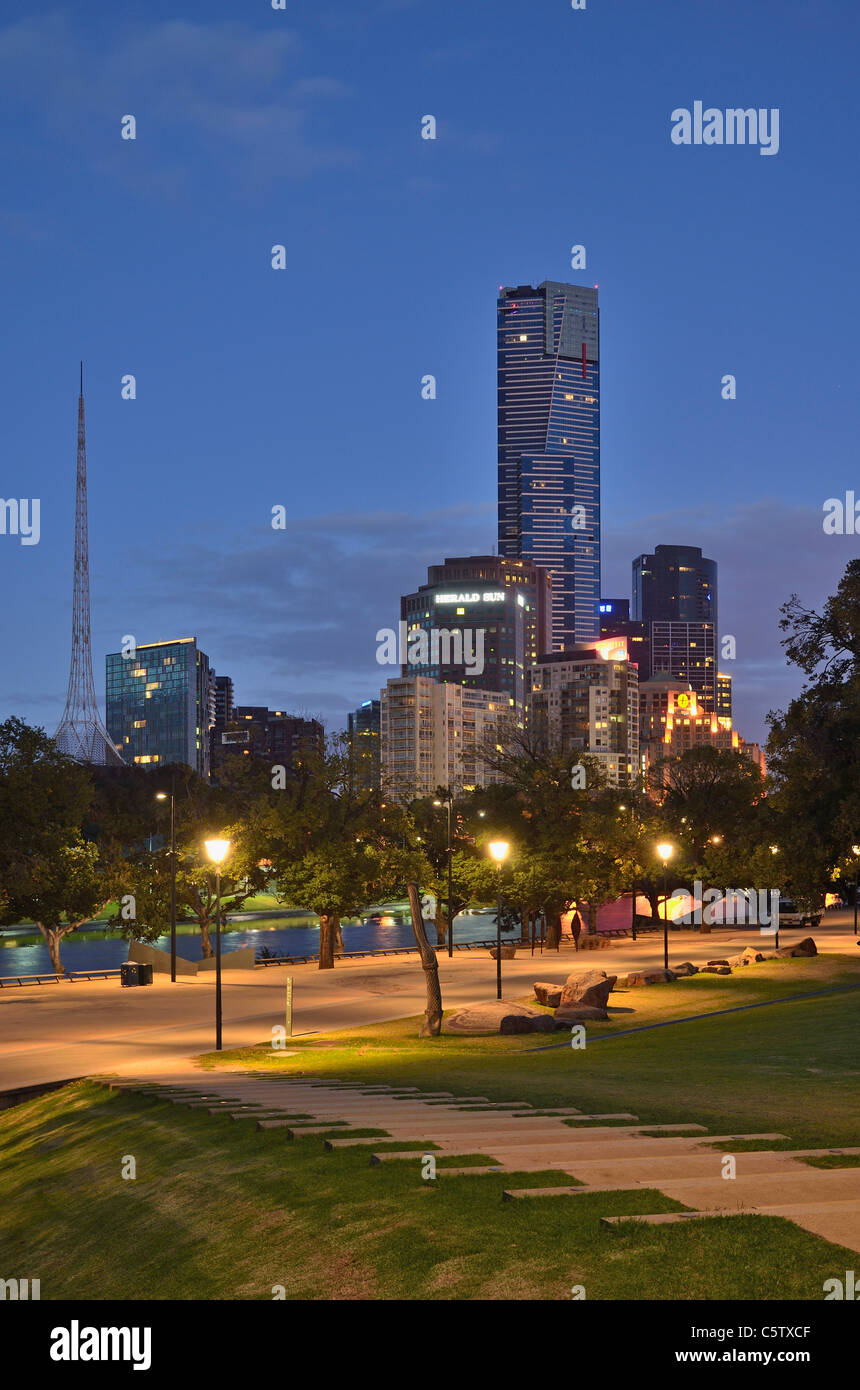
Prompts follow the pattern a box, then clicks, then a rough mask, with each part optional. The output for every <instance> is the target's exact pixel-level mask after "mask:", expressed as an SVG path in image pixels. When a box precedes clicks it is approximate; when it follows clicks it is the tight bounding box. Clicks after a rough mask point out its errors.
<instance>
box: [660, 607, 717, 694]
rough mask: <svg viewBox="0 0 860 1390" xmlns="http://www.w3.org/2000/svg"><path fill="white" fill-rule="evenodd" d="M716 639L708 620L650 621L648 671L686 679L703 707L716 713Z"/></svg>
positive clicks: (714, 631) (682, 679)
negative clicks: (696, 621) (690, 621)
mask: <svg viewBox="0 0 860 1390" xmlns="http://www.w3.org/2000/svg"><path fill="white" fill-rule="evenodd" d="M716 641H717V636H716V629H715V627H714V625H713V623H710V622H701V623H680V622H652V623H651V637H650V644H649V645H650V672H651V675H652V676H665V677H668V678H670V679H671V680H680V681H684V682H685V683H686V682H689V684H690V685H691V686H692V687H693V689H694V690H695V692H696V694H697V696H698V697H699V702H700V704H701V705H702V707H703V709H705V710H707V711H708V713H709V714H716V712H717V660H716Z"/></svg>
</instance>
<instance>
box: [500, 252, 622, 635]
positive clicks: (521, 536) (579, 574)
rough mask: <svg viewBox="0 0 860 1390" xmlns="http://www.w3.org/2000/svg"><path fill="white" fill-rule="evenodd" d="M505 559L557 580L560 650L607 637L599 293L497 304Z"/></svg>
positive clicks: (534, 296) (571, 288) (509, 295)
mask: <svg viewBox="0 0 860 1390" xmlns="http://www.w3.org/2000/svg"><path fill="white" fill-rule="evenodd" d="M497 331H498V372H499V383H498V401H499V412H498V428H499V554H500V555H502V556H506V557H510V558H522V559H524V560H531V561H532V562H533V563H534V564H536V565H542V566H543V567H544V568H545V569H547V570H549V571H550V573H551V575H552V593H553V618H552V633H551V646H552V650H553V651H562V650H563V649H564V648H565V647H566V646H570V645H572V644H573V643H574V642H581V641H589V640H591V639H592V638H594V637H596V636H597V633H598V612H597V605H598V601H599V596H600V333H599V310H598V303H597V290H596V288H589V287H586V286H583V285H569V284H562V283H559V282H556V281H553V280H545V281H544V282H543V283H542V284H541V285H538V287H537V288H536V289H535V288H533V287H532V286H530V285H519V286H517V287H516V288H511V287H503V288H502V289H501V290H500V293H499V299H498V329H497Z"/></svg>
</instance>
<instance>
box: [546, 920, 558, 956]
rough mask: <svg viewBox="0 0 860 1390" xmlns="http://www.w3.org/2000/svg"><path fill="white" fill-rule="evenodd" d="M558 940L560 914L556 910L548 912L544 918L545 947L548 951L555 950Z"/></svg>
mask: <svg viewBox="0 0 860 1390" xmlns="http://www.w3.org/2000/svg"><path fill="white" fill-rule="evenodd" d="M560 940H561V915H560V913H558V912H548V913H547V918H546V949H547V950H548V951H557V950H558V943H559V941H560Z"/></svg>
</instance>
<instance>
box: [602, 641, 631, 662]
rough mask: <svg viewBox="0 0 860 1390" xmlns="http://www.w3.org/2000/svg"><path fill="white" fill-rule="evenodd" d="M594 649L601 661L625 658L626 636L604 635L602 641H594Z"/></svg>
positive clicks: (623, 659)
mask: <svg viewBox="0 0 860 1390" xmlns="http://www.w3.org/2000/svg"><path fill="white" fill-rule="evenodd" d="M594 649H595V651H596V652H597V655H598V656H599V657H600V659H601V661H626V660H627V638H626V637H605V638H604V639H603V641H601V642H595V644H594Z"/></svg>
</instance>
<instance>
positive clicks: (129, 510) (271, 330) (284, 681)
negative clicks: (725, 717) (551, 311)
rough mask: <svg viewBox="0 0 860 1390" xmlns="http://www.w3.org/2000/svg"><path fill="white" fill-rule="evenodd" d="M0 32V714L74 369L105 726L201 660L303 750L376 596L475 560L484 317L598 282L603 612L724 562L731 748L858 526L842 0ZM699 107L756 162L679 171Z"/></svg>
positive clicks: (481, 543)
mask: <svg viewBox="0 0 860 1390" xmlns="http://www.w3.org/2000/svg"><path fill="white" fill-rule="evenodd" d="M2 14H3V18H2V21H0V113H2V120H3V124H4V127H5V130H6V132H7V134H6V138H5V139H4V140H3V142H2V144H0V190H2V191H0V283H2V309H3V325H4V331H3V334H2V343H0V354H2V359H0V381H2V383H3V398H4V410H3V433H4V441H3V463H2V470H0V494H2V496H3V497H4V498H9V497H16V498H39V499H40V502H41V537H40V541H39V544H38V545H32V546H24V545H22V544H20V541H19V539H18V538H16V537H14V536H9V535H0V586H2V590H0V591H2V594H3V600H4V601H3V603H2V607H0V653H2V657H0V718H6V717H8V716H9V715H11V714H19V715H21V716H23V717H25V718H26V719H28V720H29V721H31V722H34V723H38V724H42V725H44V726H45V727H46V728H47V730H48V732H49V733H53V732H54V729H55V728H56V725H57V723H58V721H59V718H60V715H61V713H62V709H63V703H64V699H65V691H66V682H67V679H68V665H69V654H70V644H71V601H72V549H73V535H74V500H75V498H74V493H75V421H76V398H77V388H78V361H79V359H80V358H83V359H84V363H85V396H86V408H87V426H88V456H89V507H90V513H89V520H90V565H91V576H92V602H93V629H92V634H93V661H94V674H95V684H96V690H97V693H98V696H99V700H100V702H103V700H104V657H105V653H106V652H109V651H117V650H119V648H120V644H121V641H122V638H123V636H124V635H125V634H132V635H134V636H135V638H136V640H137V641H138V642H151V641H157V640H162V639H168V638H174V637H181V636H192V635H194V636H196V637H197V638H198V641H199V643H200V645H201V647H202V648H203V650H204V651H206V652H207V653H208V655H209V658H210V661H211V662H212V665H213V666H214V668H215V671H216V672H217V673H219V674H228V675H231V676H232V677H233V680H234V683H235V691H236V699H237V701H238V702H239V703H246V704H268V705H270V706H271V707H273V708H286V709H289V710H293V711H295V712H297V713H303V714H311V715H319V716H321V717H323V718H325V720H326V721H327V723H328V724H329V725H330V727H332V728H337V727H341V726H343V724H344V723H345V720H346V713H347V711H348V710H350V709H352V708H354V707H355V706H356V705H357V704H358V703H359V702H360V701H361V700H364V699H368V698H370V697H371V696H378V693H379V688H380V686H381V685H382V684H383V683H384V681H385V680H386V679H387V678H388V676H390V675H391V674H394V673H395V672H393V671H392V669H391V668H383V667H380V666H378V665H377V663H376V659H375V654H376V646H377V644H376V640H375V634H376V632H377V629H379V628H380V627H384V626H393V625H394V624H396V621H397V618H398V616H399V597H400V594H401V593H403V592H409V591H411V590H414V589H415V588H416V587H417V586H418V584H420V583H422V582H424V581H425V579H426V567H427V565H428V564H430V563H435V562H439V561H441V560H442V559H444V557H445V556H446V555H464V554H474V553H489V552H490V551H491V550H492V549H493V547H494V545H495V542H496V357H495V329H496V313H495V301H496V295H497V291H498V287H499V285H501V284H511V285H518V284H522V283H531V284H537V283H539V282H540V281H542V280H545V279H552V280H561V281H565V280H573V281H575V282H579V283H583V284H589V285H591V284H599V286H600V304H601V403H602V406H601V408H602V487H603V496H602V508H603V510H602V515H603V546H604V563H603V593H604V595H605V596H606V597H610V598H618V597H627V596H629V594H630V562H631V560H632V558H633V556H634V555H636V554H638V553H639V552H641V551H643V550H649V549H651V548H653V546H654V545H655V544H657V543H660V542H664V543H684V544H692V545H700V546H701V547H702V548H703V550H704V552H705V554H706V555H708V556H710V557H712V558H713V559H715V560H717V562H718V564H719V567H720V573H719V580H720V593H719V616H720V627H721V631H722V633H724V634H725V633H729V634H733V635H735V636H736V638H737V653H738V655H737V660H736V661H735V662H734V663H728V664H727V663H722V662H721V663H720V664H721V668H722V669H726V670H729V671H730V672H731V674H732V675H733V676H734V681H735V719H736V724H737V726H738V727H739V729H740V732H741V733H742V734H743V735H744V737H746V738H747V739H761V738H763V736H764V734H765V724H764V716H765V714H766V712H767V710H768V709H769V708H776V707H780V706H784V705H785V703H786V702H787V701H788V700H789V699H790V698H791V696H792V694H793V693H794V692H795V691H796V690H798V689H799V687H800V682H799V678H798V676H797V674H796V673H794V672H792V671H790V670H789V669H787V668H786V665H785V659H784V656H783V653H782V651H781V648H780V645H779V638H780V634H779V631H778V627H777V622H778V608H779V605H780V604H781V603H782V602H784V601H785V600H786V599H787V598H788V597H789V595H790V594H791V592H792V591H794V590H796V591H797V592H798V593H799V594H800V596H801V598H802V599H803V601H804V602H805V603H807V604H810V605H817V604H819V603H820V602H821V601H822V599H823V598H824V597H825V596H826V595H827V594H828V593H831V592H833V590H834V589H835V586H836V584H837V583H838V580H839V578H840V575H841V574H842V572H843V570H844V567H845V565H846V563H847V562H848V560H850V559H851V558H853V557H854V556H855V555H856V554H857V551H858V541H857V537H856V536H854V535H847V536H826V535H825V534H824V533H823V529H822V518H823V505H824V502H825V501H826V499H828V498H831V497H838V496H844V494H845V493H846V491H847V490H855V491H856V492H857V494H858V496H860V468H858V466H857V441H858V437H860V406H858V393H857V388H856V380H857V376H858V367H860V335H858V332H857V322H858V308H860V305H858V300H860V294H858V274H857V268H856V260H857V239H858V234H857V226H858V213H860V195H858V167H860V154H858V149H860V114H858V110H857V103H856V96H855V92H856V54H857V49H858V39H860V7H858V6H857V5H856V3H855V0H755V3H752V4H751V3H750V0H723V3H721V4H719V5H717V4H710V5H709V4H703V3H691V0H654V3H648V0H587V8H586V9H585V10H584V11H574V10H572V8H571V5H570V0H530V3H528V4H526V3H524V2H523V0H497V3H494V4H489V3H487V0H435V3H432V4H431V3H429V0H364V2H363V3H362V2H361V0H350V3H342V4H341V3H327V0H287V5H286V9H285V10H277V11H276V10H273V9H272V7H271V0H242V3H238V0H234V3H228V2H227V0H213V2H212V3H207V4H205V5H202V4H188V5H183V4H182V3H181V0H180V2H179V3H176V2H175V0H173V3H169V4H168V3H162V2H161V0H146V3H130V4H123V5H116V4H114V3H110V4H108V3H98V2H97V0H87V3H82V4H77V5H67V6H63V5H60V6H57V7H56V8H47V9H44V8H42V7H41V6H40V7H35V8H34V6H33V4H32V0H29V2H25V0H6V3H5V4H4V6H3V10H2ZM699 100H701V101H703V102H704V104H705V106H706V107H707V106H713V107H716V108H720V109H725V108H727V107H755V108H767V109H770V108H778V110H779V122H780V126H779V152H778V153H777V154H775V155H771V156H765V155H763V154H762V153H761V152H760V150H759V149H758V148H756V147H737V146H735V147H729V146H710V147H706V146H698V147H695V146H693V147H681V146H677V145H675V144H673V143H672V141H671V139H670V130H671V120H670V117H671V113H672V111H673V110H674V109H676V108H681V107H684V108H689V109H692V108H693V105H694V102H696V101H699ZM128 114H131V115H134V117H135V119H136V123H137V138H136V140H134V141H127V140H123V139H121V122H122V118H123V117H124V116H125V115H128ZM427 114H432V115H434V116H435V118H436V120H437V123H438V130H437V139H436V140H435V141H429V140H422V139H421V135H420V129H421V119H422V117H423V116H424V115H427ZM275 244H283V245H284V246H285V247H286V257H287V269H286V270H285V271H276V270H273V269H272V267H271V248H272V247H273V245H275ZM573 244H584V245H585V247H586V252H587V270H585V271H575V270H572V269H571V266H570V248H571V246H572V245H573ZM127 373H133V374H134V376H135V378H136V382H137V399H136V400H134V401H124V400H123V399H122V398H121V394H120V392H121V378H122V377H123V376H124V375H125V374H127ZM427 373H432V374H433V375H435V376H436V378H437V381H438V396H437V399H436V400H433V401H425V400H422V399H421V394H420V382H421V378H422V376H424V375H425V374H427ZM729 373H730V374H732V375H734V376H735V377H736V379H737V399H736V400H734V401H726V400H723V399H722V397H721V380H722V378H723V376H724V375H726V374H729ZM277 505H283V506H285V507H286V510H287V516H288V522H287V528H286V530H284V531H273V530H272V527H271V513H272V508H273V507H274V506H277Z"/></svg>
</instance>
